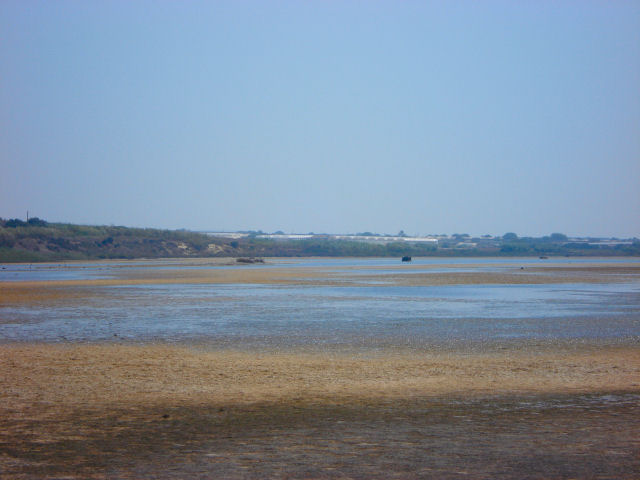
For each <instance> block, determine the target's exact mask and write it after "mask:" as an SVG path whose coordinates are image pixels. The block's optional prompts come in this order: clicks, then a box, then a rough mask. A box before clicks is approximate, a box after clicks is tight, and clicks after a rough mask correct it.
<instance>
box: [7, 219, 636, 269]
mask: <svg viewBox="0 0 640 480" xmlns="http://www.w3.org/2000/svg"><path fill="white" fill-rule="evenodd" d="M32 220H34V219H32ZM35 220H37V221H35V222H31V221H30V223H26V222H21V221H17V220H2V219H0V263H21V262H23V263H36V262H60V261H72V260H82V261H87V260H107V259H113V260H138V259H188V258H225V257H226V258H242V257H244V258H260V257H292V258H295V257H325V258H326V257H380V258H383V257H392V258H393V257H398V258H401V257H404V256H409V257H445V258H456V257H551V256H553V257H629V256H640V241H639V240H638V239H635V238H634V239H625V240H620V239H597V238H568V237H567V236H566V235H563V234H551V235H550V236H546V237H540V238H532V237H522V238H520V237H518V236H517V235H515V234H513V233H510V234H505V235H504V236H502V237H490V236H486V235H485V236H483V237H478V238H475V237H470V236H468V235H458V234H455V235H451V236H443V235H440V236H437V238H436V237H434V238H431V239H429V240H430V241H426V240H425V239H427V237H425V238H418V237H415V238H414V237H397V236H396V237H393V236H375V237H374V236H371V235H369V236H366V235H350V236H341V235H311V234H310V235H303V236H299V237H304V238H280V237H282V236H279V235H264V234H261V232H252V233H249V234H243V235H242V236H240V237H237V238H236V237H229V236H228V235H227V236H224V234H222V233H221V234H220V236H214V234H210V233H209V234H207V233H200V232H190V231H186V230H159V229H151V228H129V227H115V226H89V225H74V224H62V223H47V222H45V221H43V220H39V219H35ZM285 237H286V235H285ZM372 238H375V239H376V240H375V241H374V240H372Z"/></svg>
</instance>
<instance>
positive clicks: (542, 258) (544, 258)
mask: <svg viewBox="0 0 640 480" xmlns="http://www.w3.org/2000/svg"><path fill="white" fill-rule="evenodd" d="M547 258H549V257H540V260H546V259H547Z"/></svg>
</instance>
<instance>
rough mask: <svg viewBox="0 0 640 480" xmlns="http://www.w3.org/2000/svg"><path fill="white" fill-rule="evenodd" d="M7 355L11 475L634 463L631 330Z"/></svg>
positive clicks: (554, 471)
mask: <svg viewBox="0 0 640 480" xmlns="http://www.w3.org/2000/svg"><path fill="white" fill-rule="evenodd" d="M0 371H1V372H2V376H1V377H0V378H1V379H0V391H1V392H2V397H1V401H0V405H1V406H0V468H2V469H3V471H4V472H5V474H4V477H3V478H60V477H64V478H141V477H147V478H186V477H190V478H212V477H210V475H213V478H265V477H271V478H527V475H524V476H523V475H522V474H523V472H526V471H530V472H533V473H536V472H537V473H536V474H535V475H532V476H531V477H530V478H567V477H568V476H572V475H573V476H576V474H578V475H577V476H578V477H581V475H583V476H584V478H587V477H589V478H591V477H592V475H591V473H593V472H594V471H599V470H600V471H603V472H604V473H606V474H607V475H610V474H611V475H612V476H607V475H605V477H606V478H614V477H615V478H633V476H634V475H635V474H634V473H633V472H634V471H637V467H638V466H639V463H640V462H639V460H638V458H639V457H638V452H639V448H640V441H639V439H638V436H637V434H636V433H637V428H640V415H638V414H639V413H640V349H639V348H634V347H632V346H625V347H611V346H610V347H597V346H592V347H589V346H586V347H584V348H582V349H578V348H573V349H569V350H568V351H558V349H556V348H548V347H544V346H543V347H540V348H537V349H533V350H532V349H527V350H526V351H525V350H523V349H521V348H517V347H513V348H507V349H505V350H503V351H502V352H501V353H491V354H469V353H467V352H462V351H461V352H429V351H406V350H397V349H389V350H387V351H378V352H377V353H375V354H373V355H348V354H344V353H339V352H334V353H332V352H325V353H318V352H315V353H307V352H284V353H278V352H241V351H228V350H227V351H208V350H206V349H203V348H188V347H176V346H166V345H138V346H134V345H121V344H111V345H71V344H66V345H44V344H43V345H34V344H10V345H3V346H1V347H0ZM554 455H555V457H554ZM552 457H553V458H552ZM541 461H542V463H540V462H541ZM523 469H533V470H523ZM465 472H466V473H465Z"/></svg>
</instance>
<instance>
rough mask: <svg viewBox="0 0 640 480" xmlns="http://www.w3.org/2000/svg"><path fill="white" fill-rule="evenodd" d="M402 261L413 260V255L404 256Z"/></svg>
mask: <svg viewBox="0 0 640 480" xmlns="http://www.w3.org/2000/svg"><path fill="white" fill-rule="evenodd" d="M402 261H403V262H410V261H411V257H410V256H408V255H406V256H404V257H402Z"/></svg>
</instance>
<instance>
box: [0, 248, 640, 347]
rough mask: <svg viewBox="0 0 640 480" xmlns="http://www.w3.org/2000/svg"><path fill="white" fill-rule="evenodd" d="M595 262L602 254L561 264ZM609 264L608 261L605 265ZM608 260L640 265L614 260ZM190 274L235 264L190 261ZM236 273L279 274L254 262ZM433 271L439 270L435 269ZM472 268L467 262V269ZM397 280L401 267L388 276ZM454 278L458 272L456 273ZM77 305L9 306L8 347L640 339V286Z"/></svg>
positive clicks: (123, 298)
mask: <svg viewBox="0 0 640 480" xmlns="http://www.w3.org/2000/svg"><path fill="white" fill-rule="evenodd" d="M560 261H561V262H562V263H568V262H571V263H594V259H588V260H587V259H561V260H560ZM597 261H598V260H596V262H597ZM600 261H601V262H602V263H618V262H619V263H629V262H638V259H602V260H600ZM539 262H541V261H540V260H538V259H531V258H527V259H495V258H493V259H467V258H464V259H419V260H418V261H417V262H415V263H413V265H412V269H411V270H407V269H405V270H404V272H407V273H415V272H416V271H422V270H421V269H420V268H418V269H417V270H416V269H415V265H419V266H420V265H424V266H425V270H424V271H431V272H434V273H435V272H437V271H438V269H437V268H436V269H435V270H434V269H433V266H434V265H436V266H437V265H456V264H459V265H472V266H473V267H471V268H470V270H476V271H477V270H482V271H484V270H487V269H488V270H500V269H513V268H517V265H531V264H536V263H539ZM397 263H398V260H397V259H300V260H286V261H283V262H282V263H279V264H278V265H275V266H283V264H284V265H286V266H287V267H288V268H289V267H291V268H295V267H298V266H300V267H317V268H323V269H330V270H331V271H334V272H337V273H343V274H356V275H357V274H358V270H354V268H361V267H367V268H369V269H371V270H367V273H371V272H372V271H373V272H377V270H376V268H384V267H389V266H395V265H397ZM6 267H7V269H6V270H1V272H2V274H1V276H0V281H5V282H6V281H15V280H16V278H15V277H19V279H20V280H60V279H76V278H80V279H82V278H110V277H113V276H117V273H118V269H122V268H127V269H146V268H151V267H153V268H176V267H175V266H171V265H170V264H169V265H164V264H155V266H154V265H153V263H151V264H150V263H149V262H139V263H135V262H134V263H132V262H128V263H123V264H116V263H112V264H97V263H86V264H72V265H62V266H57V265H52V264H49V265H38V266H32V267H31V268H29V266H28V265H20V266H6ZM180 268H225V267H220V266H217V267H214V266H193V267H190V266H187V267H180ZM227 268H272V266H242V267H235V266H234V267H227ZM427 268H430V269H431V270H427ZM465 268H467V267H465ZM383 271H384V272H385V273H397V272H398V271H403V270H401V268H400V267H399V268H398V269H395V268H393V269H391V270H380V272H383ZM447 271H451V270H450V269H449V270H447ZM79 292H80V295H79V296H77V297H76V298H74V299H71V300H67V299H65V300H64V301H59V302H54V303H51V304H35V305H28V306H25V305H4V306H2V307H0V341H2V340H4V341H15V340H37V341H67V340H73V341H105V340H114V339H118V340H122V339H124V340H130V341H154V340H160V341H177V342H181V341H204V342H213V343H218V344H228V345H234V346H242V345H246V346H268V347H278V346H292V345H294V346H295V345H319V346H322V345H340V344H344V345H354V344H356V345H382V344H394V345H420V344H429V343H447V342H454V343H455V342H469V341H471V342H477V341H481V342H482V341H492V340H504V339H561V340H566V339H591V340H593V339H596V340H598V339H600V340H624V341H629V340H631V341H636V340H637V339H640V279H639V280H638V281H633V282H627V283H598V284H544V285H539V284H536V285H455V286H413V287H404V286H403V287H400V286H382V285H375V284H373V285H370V286H357V287H356V286H348V285H345V286H330V287H329V286H310V285H309V286H297V285H296V286H282V285H246V284H242V285H233V284H228V285H191V284H189V285H184V284H178V285H135V286H107V287H95V286H91V287H89V286H87V287H80V288H79Z"/></svg>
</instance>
